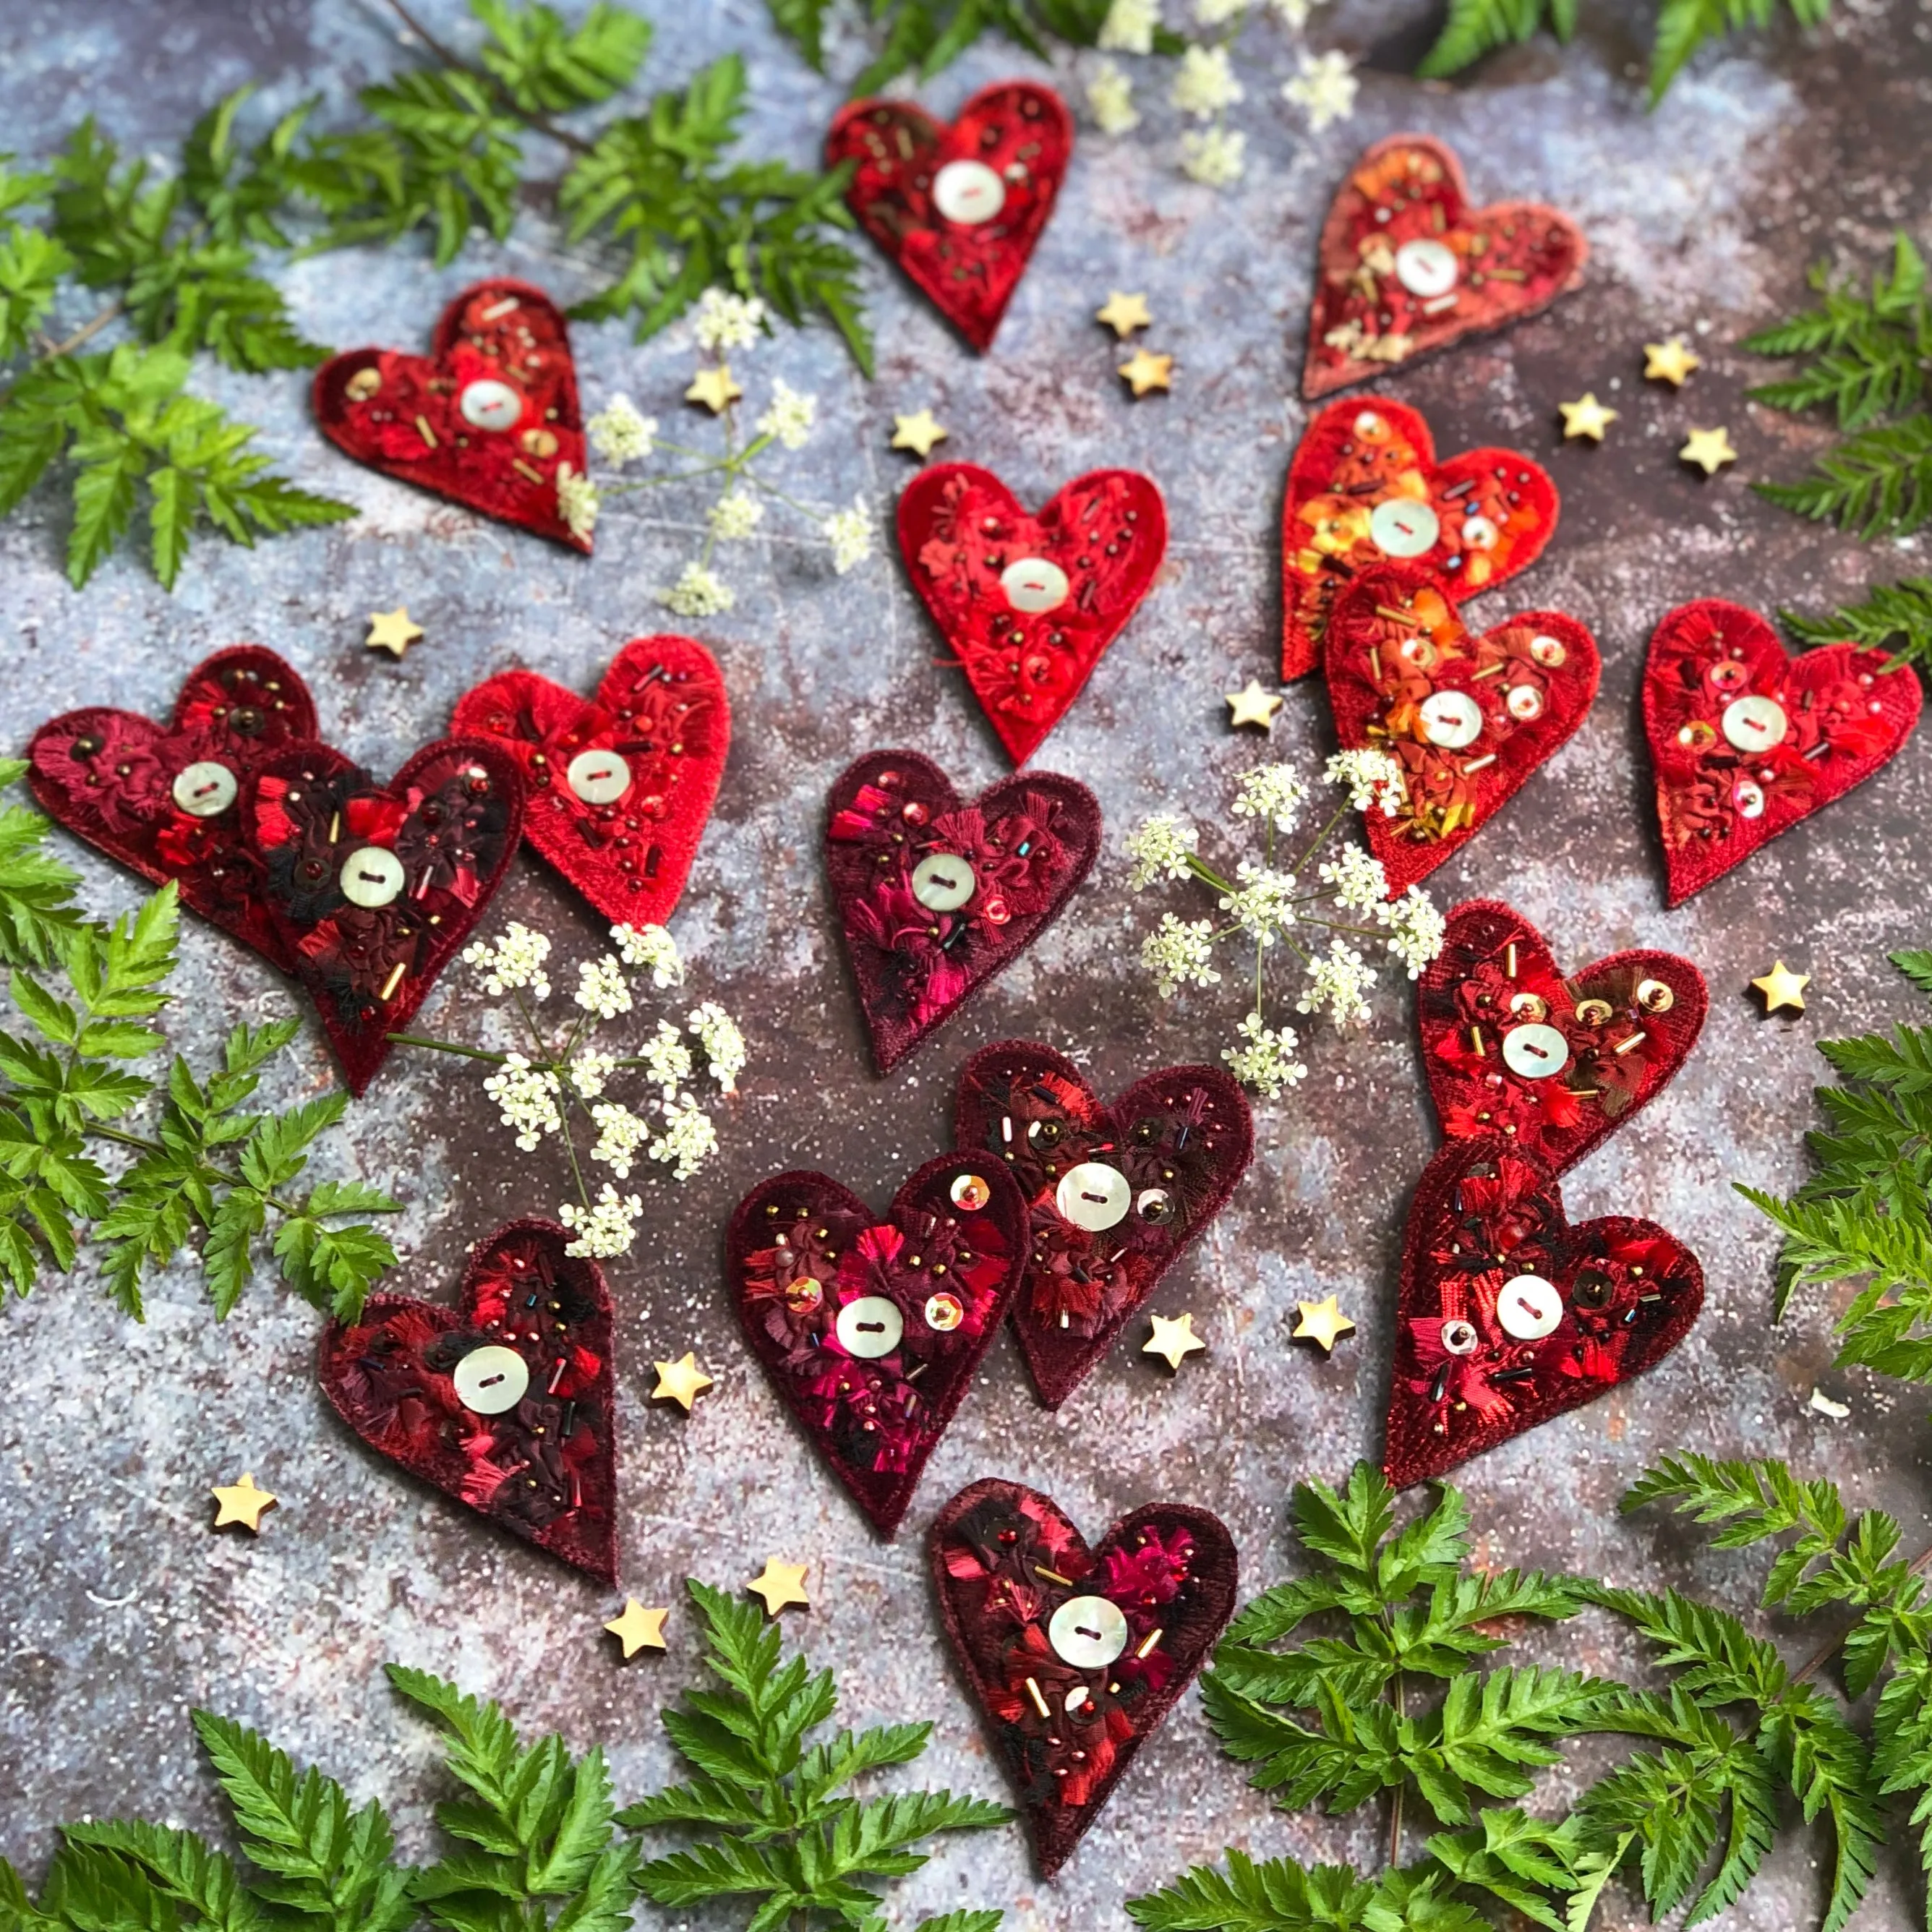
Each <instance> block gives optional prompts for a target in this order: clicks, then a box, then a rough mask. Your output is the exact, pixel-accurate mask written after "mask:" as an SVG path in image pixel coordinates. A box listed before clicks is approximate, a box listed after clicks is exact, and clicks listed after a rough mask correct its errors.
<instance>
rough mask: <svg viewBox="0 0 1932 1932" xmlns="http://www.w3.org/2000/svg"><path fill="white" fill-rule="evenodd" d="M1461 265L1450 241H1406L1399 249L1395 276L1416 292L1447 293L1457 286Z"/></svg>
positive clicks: (1427, 293) (1413, 292)
mask: <svg viewBox="0 0 1932 1932" xmlns="http://www.w3.org/2000/svg"><path fill="white" fill-rule="evenodd" d="M1458 272H1459V265H1458V263H1457V260H1456V251H1454V249H1453V248H1450V247H1449V246H1448V244H1447V243H1445V242H1432V241H1430V240H1429V239H1427V237H1424V239H1421V240H1420V241H1415V242H1404V243H1403V245H1402V246H1401V247H1400V248H1398V249H1397V251H1395V278H1396V280H1397V281H1399V282H1400V283H1401V284H1402V285H1403V287H1404V288H1406V290H1408V291H1409V293H1410V294H1411V295H1412V296H1422V297H1424V299H1427V298H1428V297H1430V296H1446V295H1447V294H1448V293H1449V291H1450V290H1451V289H1453V288H1454V287H1455V286H1456V278H1457V274H1458Z"/></svg>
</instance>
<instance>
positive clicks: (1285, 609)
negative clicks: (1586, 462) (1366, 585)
mask: <svg viewBox="0 0 1932 1932" xmlns="http://www.w3.org/2000/svg"><path fill="white" fill-rule="evenodd" d="M1557 508H1558V505H1557V496H1556V484H1554V483H1553V481H1551V480H1550V475H1549V473H1548V472H1547V471H1546V470H1545V469H1544V468H1543V467H1542V466H1541V464H1540V463H1533V462H1532V461H1531V460H1530V459H1529V458H1528V457H1526V456H1525V455H1523V454H1522V453H1521V452H1520V451H1517V450H1514V449H1467V450H1464V451H1463V452H1462V453H1461V455H1457V456H1451V457H1448V458H1445V459H1444V460H1442V462H1440V463H1439V462H1438V461H1437V460H1436V441H1435V438H1434V437H1433V436H1431V435H1430V431H1429V425H1428V423H1427V422H1426V421H1425V420H1424V418H1423V416H1422V413H1421V411H1420V410H1412V409H1409V408H1407V407H1405V406H1404V405H1403V404H1400V403H1393V402H1391V401H1388V399H1387V398H1385V397H1380V396H1378V397H1376V398H1374V399H1373V401H1368V400H1363V401H1350V402H1340V403H1331V404H1329V405H1328V407H1327V408H1326V409H1325V410H1322V411H1320V412H1319V413H1318V414H1317V416H1316V418H1315V419H1314V421H1313V422H1311V423H1310V425H1309V426H1308V428H1307V431H1306V433H1305V434H1304V435H1303V437H1302V439H1301V443H1300V444H1299V445H1298V446H1297V448H1296V449H1295V460H1294V461H1293V462H1292V463H1291V464H1290V465H1289V472H1288V495H1287V499H1286V502H1285V503H1284V505H1283V509H1282V518H1281V553H1282V633H1281V674H1282V678H1283V681H1284V682H1287V681H1289V680H1290V679H1295V678H1298V677H1300V676H1303V675H1304V673H1307V672H1309V671H1311V670H1313V669H1314V668H1315V667H1316V664H1319V662H1320V661H1321V658H1322V640H1323V639H1324V637H1325V635H1326V634H1327V631H1328V616H1329V613H1330V611H1331V610H1332V608H1333V607H1334V601H1335V598H1336V597H1337V594H1338V593H1339V592H1340V590H1341V589H1342V588H1343V586H1344V585H1346V583H1348V582H1349V580H1350V579H1351V578H1352V577H1353V576H1354V575H1355V573H1356V572H1357V571H1360V570H1361V569H1364V568H1366V567H1367V566H1369V565H1373V564H1377V563H1384V562H1388V561H1389V560H1390V559H1397V560H1399V561H1401V562H1407V563H1411V564H1413V565H1416V566H1418V568H1426V569H1428V570H1431V571H1434V572H1435V574H1436V581H1437V583H1438V584H1439V586H1440V587H1441V588H1442V590H1443V591H1444V592H1445V594H1446V595H1448V597H1449V598H1450V599H1451V601H1452V602H1454V603H1457V604H1460V603H1461V602H1462V601H1463V600H1464V599H1465V598H1469V597H1472V596H1474V595H1475V593H1476V592H1478V591H1479V590H1487V589H1493V588H1494V587H1495V586H1496V585H1498V584H1499V583H1504V582H1505V581H1507V580H1508V579H1509V578H1511V577H1514V576H1515V575H1516V574H1517V571H1520V570H1523V569H1526V568H1528V567H1529V565H1531V564H1532V563H1533V562H1535V560H1536V559H1537V558H1538V556H1541V554H1542V553H1543V550H1544V545H1545V544H1547V543H1548V542H1549V541H1550V538H1551V536H1552V535H1553V534H1554V533H1555V531H1556V517H1557Z"/></svg>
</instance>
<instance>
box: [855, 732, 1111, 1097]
mask: <svg viewBox="0 0 1932 1932" xmlns="http://www.w3.org/2000/svg"><path fill="white" fill-rule="evenodd" d="M1099 850H1100V801H1099V799H1097V798H1095V797H1094V794H1093V793H1091V791H1089V790H1088V789H1087V787H1085V785H1083V784H1080V783H1079V782H1078V781H1076V780H1075V779H1073V778H1061V777H1059V776H1058V775H1056V774H1055V773H1054V772H1028V773H1027V774H1026V775H1025V776H1024V777H1014V778H1002V779H1001V781H1000V782H999V783H998V784H995V785H989V786H988V787H987V788H986V790H984V791H983V792H982V793H980V796H978V797H977V798H976V799H971V800H970V801H968V800H962V799H961V797H960V796H959V793H957V792H956V791H955V790H953V781H952V780H951V779H950V778H948V777H947V775H946V774H945V773H944V772H942V771H941V769H939V767H938V766H937V765H935V763H933V762H932V760H931V759H930V758H923V757H920V756H919V754H918V753H917V752H916V751H873V752H871V753H868V754H867V755H866V756H865V757H862V758H861V759H860V760H859V762H858V763H856V765H848V766H847V767H846V769H844V771H843V772H841V773H840V774H839V775H838V778H836V779H835V780H834V781H833V783H832V791H831V796H830V798H829V801H828V817H827V821H826V831H825V869H826V874H827V876H828V877H829V879H830V880H831V883H832V901H833V903H834V904H835V905H836V907H838V924H839V929H840V931H841V932H842V933H843V934H844V938H845V951H846V956H847V958H848V959H850V961H851V962H852V977H853V980H855V981H856V983H857V986H858V992H859V1008H860V1010H862V1012H863V1013H864V1014H865V1027H866V1031H868V1033H869V1034H871V1040H872V1058H874V1061H877V1064H878V1069H879V1071H880V1073H889V1072H890V1071H891V1070H892V1068H893V1067H895V1066H896V1065H897V1064H898V1062H899V1061H901V1060H903V1059H904V1058H905V1056H906V1055H907V1054H908V1053H910V1052H911V1051H912V1049H913V1048H914V1047H915V1046H917V1045H918V1044H919V1042H920V1041H921V1040H923V1039H924V1038H925V1037H926V1035H927V1034H929V1033H931V1032H932V1031H933V1029H934V1028H935V1027H938V1026H939V1025H942V1024H943V1023H944V1022H945V1021H947V1019H950V1018H951V1017H952V1016H953V1014H954V1013H956V1012H957V1011H958V1010H959V1007H960V1006H961V1005H962V1004H963V1003H964V1002H965V1000H966V999H967V998H968V996H969V995H972V994H974V993H976V992H978V991H979V989H980V988H981V987H982V986H985V985H986V983H987V981H989V980H991V979H992V978H993V977H995V974H998V973H1001V972H1002V971H1004V969H1005V968H1007V967H1008V966H1010V965H1012V964H1013V962H1014V961H1015V960H1016V959H1018V958H1019V956H1020V954H1021V953H1023V952H1024V951H1025V950H1026V949H1027V947H1029V946H1031V944H1033V942H1034V941H1035V940H1036V939H1037V938H1039V937H1040V934H1041V933H1042V932H1043V931H1044V930H1045V929H1046V927H1047V926H1048V925H1049V923H1050V922H1052V920H1053V919H1055V917H1056V916H1058V913H1059V911H1060V909H1061V907H1062V906H1064V904H1066V903H1067V901H1068V900H1069V899H1070V898H1072V897H1073V891H1074V888H1075V887H1076V886H1078V885H1079V883H1080V881H1081V880H1082V879H1084V878H1085V877H1086V876H1087V870H1088V867H1089V866H1091V865H1092V864H1093V862H1094V856H1095V854H1096V853H1098V851H1099Z"/></svg>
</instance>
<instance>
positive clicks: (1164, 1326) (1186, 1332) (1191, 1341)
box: [1141, 1315, 1208, 1373]
mask: <svg viewBox="0 0 1932 1932" xmlns="http://www.w3.org/2000/svg"><path fill="white" fill-rule="evenodd" d="M1149 1319H1151V1321H1152V1322H1153V1323H1154V1334H1153V1337H1152V1338H1151V1340H1149V1341H1148V1342H1147V1343H1145V1344H1144V1345H1143V1346H1142V1349H1141V1353H1142V1355H1158V1356H1160V1358H1161V1359H1162V1360H1163V1361H1165V1362H1166V1364H1167V1366H1168V1367H1169V1368H1170V1369H1172V1370H1175V1372H1176V1373H1178V1372H1179V1370H1180V1367H1181V1364H1182V1363H1183V1362H1184V1361H1187V1358H1188V1357H1189V1356H1190V1355H1195V1354H1197V1353H1198V1352H1199V1351H1200V1350H1202V1349H1205V1348H1206V1347H1207V1346H1208V1344H1207V1343H1205V1342H1204V1341H1202V1339H1201V1337H1199V1335H1197V1334H1195V1332H1194V1317H1193V1316H1191V1315H1183V1316H1179V1317H1178V1319H1175V1320H1174V1321H1172V1322H1170V1321H1169V1319H1167V1317H1166V1316H1165V1315H1156V1316H1151V1317H1150V1318H1149Z"/></svg>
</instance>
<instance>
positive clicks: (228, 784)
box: [174, 758, 239, 818]
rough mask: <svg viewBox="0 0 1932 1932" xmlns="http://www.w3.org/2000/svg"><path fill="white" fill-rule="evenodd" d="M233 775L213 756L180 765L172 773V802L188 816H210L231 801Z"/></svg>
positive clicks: (232, 800)
mask: <svg viewBox="0 0 1932 1932" xmlns="http://www.w3.org/2000/svg"><path fill="white" fill-rule="evenodd" d="M237 790H239V787H238V786H237V785H236V782H235V774H234V773H233V772H231V771H230V770H229V769H228V767H227V766H226V765H224V764H223V763H220V760H217V759H214V758H202V759H199V760H197V761H196V763H193V764H191V765H184V766H182V767H181V769H180V770H179V771H178V772H175V782H174V795H175V804H177V805H179V806H180V807H181V810H182V811H184V812H186V813H187V814H188V816H189V817H190V818H212V817H214V815H215V814H217V812H222V811H226V810H227V809H228V808H229V806H230V805H233V803H234V802H235V794H236V791H237Z"/></svg>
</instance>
